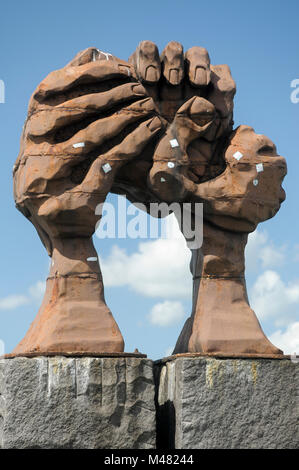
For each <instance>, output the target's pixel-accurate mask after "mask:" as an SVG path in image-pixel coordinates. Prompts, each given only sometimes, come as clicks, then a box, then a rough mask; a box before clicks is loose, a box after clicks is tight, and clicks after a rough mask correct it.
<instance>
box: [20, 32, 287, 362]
mask: <svg viewBox="0 0 299 470" xmlns="http://www.w3.org/2000/svg"><path fill="white" fill-rule="evenodd" d="M235 91H236V85H235V82H234V80H233V78H232V76H231V72H230V69H229V67H228V66H227V65H211V63H210V57H209V54H208V52H207V51H206V50H205V49H204V48H202V47H193V48H191V49H189V50H188V51H187V52H186V53H185V54H184V51H183V47H182V46H181V44H179V43H177V42H175V41H172V42H171V43H169V44H168V45H167V46H166V47H165V49H164V51H163V52H162V54H161V55H160V56H159V51H158V48H157V46H156V45H155V44H154V43H152V42H151V41H143V42H141V43H140V44H139V46H138V48H137V49H136V51H135V52H134V53H133V54H132V56H131V57H130V59H129V61H128V62H125V61H122V60H120V59H118V58H116V57H114V56H112V55H110V54H107V53H103V52H101V51H99V50H98V49H95V48H89V49H86V50H85V51H83V52H81V53H79V54H77V56H76V57H75V59H73V61H71V62H70V63H69V64H68V65H67V66H66V67H64V68H63V69H61V70H58V71H54V72H52V73H51V74H49V75H48V77H46V79H45V80H43V82H42V83H41V84H40V85H39V87H38V88H37V90H36V91H35V92H34V94H33V96H32V98H31V101H30V103H29V111H28V118H27V121H26V124H25V128H24V131H23V134H22V138H21V149H20V154H19V157H18V159H17V162H16V165H15V167H14V194H15V200H16V205H17V207H18V209H19V210H21V211H22V212H23V214H24V215H25V216H26V217H27V218H28V219H29V220H30V221H31V222H32V223H33V225H34V226H35V228H36V229H37V231H38V233H39V236H40V238H41V240H42V241H43V243H44V245H45V247H46V249H47V251H48V253H49V255H50V256H51V257H52V266H51V270H50V275H49V278H48V280H47V290H46V294H45V298H44V301H43V304H42V306H41V309H40V311H39V313H38V315H37V317H36V319H35V320H34V322H33V323H32V325H31V327H30V329H29V331H28V333H27V335H26V336H25V338H24V339H23V340H22V341H21V342H20V344H19V345H18V346H17V347H16V349H15V350H14V351H13V354H28V353H30V354H31V353H33V354H36V353H37V354H44V353H47V352H54V351H55V352H58V353H59V352H60V353H63V352H65V353H68V352H70V351H72V352H76V353H80V354H81V353H86V354H88V353H90V354H92V353H93V354H95V353H108V352H111V353H117V352H122V351H123V348H124V343H123V339H122V336H121V333H120V331H119V329H118V326H117V325H116V323H115V321H114V319H113V317H112V314H111V312H110V310H109V308H108V307H107V305H106V303H105V299H104V289H103V283H102V278H101V271H100V267H99V264H98V260H97V254H96V252H95V250H94V247H93V245H92V241H91V237H92V235H93V233H94V231H95V227H96V224H97V223H98V221H99V219H100V217H101V213H100V211H98V210H96V208H97V205H98V204H99V203H102V202H104V201H105V198H106V196H107V194H108V193H109V192H110V191H112V192H115V193H122V194H124V193H125V194H126V195H127V196H128V198H129V199H130V200H131V201H132V202H143V203H149V202H152V201H159V202H160V201H163V202H169V203H171V202H179V203H183V202H193V203H196V202H203V203H204V221H205V223H204V242H203V247H202V249H201V250H195V251H193V259H192V273H193V276H194V295H193V311H192V315H191V317H190V318H189V319H188V320H187V322H186V325H185V327H184V329H183V331H182V333H181V335H180V338H179V340H178V343H177V345H176V348H175V352H177V353H183V352H200V353H212V354H213V353H216V354H240V355H242V354H260V355H280V354H281V351H279V350H278V349H277V348H275V346H273V345H272V344H271V343H270V342H269V341H268V340H267V338H266V337H265V335H264V334H263V332H262V330H261V327H260V325H259V323H258V321H257V318H256V316H255V314H254V312H253V311H252V310H251V309H250V307H249V304H248V298H247V293H246V285H245V280H244V249H245V245H246V241H247V235H248V233H249V232H251V231H253V230H254V229H255V228H256V226H257V225H258V223H260V222H262V221H264V220H267V219H269V218H271V217H273V216H274V215H275V214H276V212H277V211H278V210H279V207H280V204H281V202H282V201H283V200H284V198H285V194H284V191H283V190H282V188H281V182H282V180H283V178H284V176H285V174H286V163H285V160H284V158H283V157H281V156H278V155H277V153H276V148H275V146H274V144H273V143H272V142H271V141H270V140H269V139H268V138H267V137H265V136H262V135H257V134H255V132H254V130H253V129H252V128H250V127H247V126H240V127H239V128H237V129H236V130H233V99H234V95H235ZM171 142H176V144H175V145H174V146H173V145H171ZM170 162H172V165H170V166H168V163H170ZM90 259H93V261H90Z"/></svg>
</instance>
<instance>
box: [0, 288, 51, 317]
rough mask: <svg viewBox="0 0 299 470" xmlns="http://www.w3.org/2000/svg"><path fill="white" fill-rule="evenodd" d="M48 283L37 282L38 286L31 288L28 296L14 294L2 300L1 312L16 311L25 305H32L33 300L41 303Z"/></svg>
mask: <svg viewBox="0 0 299 470" xmlns="http://www.w3.org/2000/svg"><path fill="white" fill-rule="evenodd" d="M45 288H46V283H45V282H43V281H37V282H36V284H34V285H33V286H30V287H29V289H28V295H18V294H13V295H9V296H7V297H3V298H2V299H0V310H15V309H16V308H19V307H22V306H23V305H26V304H30V303H31V302H32V301H33V300H35V301H37V302H41V300H42V298H43V295H44V293H45Z"/></svg>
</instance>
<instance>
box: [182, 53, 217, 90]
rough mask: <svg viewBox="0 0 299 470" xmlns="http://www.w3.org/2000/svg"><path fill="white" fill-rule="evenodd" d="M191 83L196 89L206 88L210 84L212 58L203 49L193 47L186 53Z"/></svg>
mask: <svg viewBox="0 0 299 470" xmlns="http://www.w3.org/2000/svg"><path fill="white" fill-rule="evenodd" d="M185 61H186V64H187V67H188V75H189V80H190V83H191V84H192V85H193V86H195V87H206V86H207V85H208V84H209V83H210V77H211V72H210V57H209V54H208V51H207V50H206V49H205V48H203V47H191V49H189V50H188V51H187V52H186V53H185Z"/></svg>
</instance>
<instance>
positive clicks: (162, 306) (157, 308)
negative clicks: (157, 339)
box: [149, 300, 185, 326]
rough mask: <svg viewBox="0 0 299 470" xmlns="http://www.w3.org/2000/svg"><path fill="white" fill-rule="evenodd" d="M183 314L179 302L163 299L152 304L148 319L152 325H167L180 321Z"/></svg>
mask: <svg viewBox="0 0 299 470" xmlns="http://www.w3.org/2000/svg"><path fill="white" fill-rule="evenodd" d="M184 316H185V310H184V307H183V305H182V303H181V302H178V301H169V300H165V301H164V302H160V303H157V304H156V305H154V306H153V308H152V309H151V311H150V314H149V320H150V322H151V323H152V324H153V325H157V326H169V325H174V324H176V323H178V322H180V321H181V320H182V319H183V318H184Z"/></svg>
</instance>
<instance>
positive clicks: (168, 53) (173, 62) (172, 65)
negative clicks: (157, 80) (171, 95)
mask: <svg viewBox="0 0 299 470" xmlns="http://www.w3.org/2000/svg"><path fill="white" fill-rule="evenodd" d="M161 63H162V71H163V76H164V78H165V79H166V82H167V83H169V84H170V85H179V84H180V83H181V81H182V80H183V78H184V53H183V46H182V45H181V44H180V43H179V42H176V41H171V42H169V43H168V44H167V46H166V47H165V49H164V50H163V52H162V54H161Z"/></svg>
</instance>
